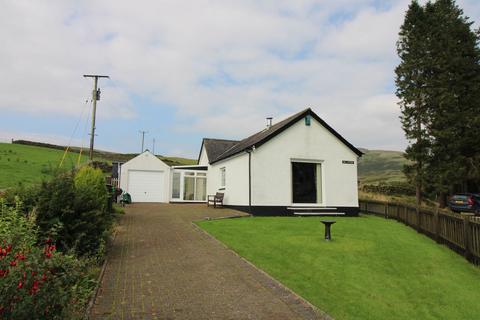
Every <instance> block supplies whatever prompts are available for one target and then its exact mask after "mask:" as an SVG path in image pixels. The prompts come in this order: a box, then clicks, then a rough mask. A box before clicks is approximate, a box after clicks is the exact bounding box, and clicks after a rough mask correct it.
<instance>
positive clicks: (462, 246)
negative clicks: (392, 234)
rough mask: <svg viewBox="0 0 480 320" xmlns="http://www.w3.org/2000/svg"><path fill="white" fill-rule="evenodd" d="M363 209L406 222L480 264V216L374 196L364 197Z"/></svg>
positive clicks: (361, 207) (361, 208) (361, 204)
mask: <svg viewBox="0 0 480 320" xmlns="http://www.w3.org/2000/svg"><path fill="white" fill-rule="evenodd" d="M360 211H361V212H364V213H371V214H375V215H379V216H382V217H385V218H386V219H395V220H397V221H400V222H403V223H404V224H406V225H408V226H410V227H412V228H414V229H416V230H417V231H418V232H421V233H423V234H425V235H427V236H428V237H430V238H432V239H434V240H435V241H436V242H438V243H442V244H445V245H447V246H448V247H450V248H451V249H452V250H454V251H456V252H457V253H459V254H462V255H463V256H464V257H465V258H466V259H467V260H468V261H470V262H472V263H474V264H476V265H480V218H479V217H470V216H463V215H459V214H454V213H450V212H447V211H445V210H440V209H427V208H420V209H419V210H417V209H416V207H413V206H408V205H404V204H399V203H389V202H382V201H374V200H360Z"/></svg>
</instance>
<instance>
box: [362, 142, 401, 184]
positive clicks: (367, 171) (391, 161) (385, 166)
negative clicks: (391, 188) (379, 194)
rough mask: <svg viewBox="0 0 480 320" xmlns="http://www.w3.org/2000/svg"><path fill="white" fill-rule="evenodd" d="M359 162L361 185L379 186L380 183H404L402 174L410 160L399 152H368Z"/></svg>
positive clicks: (366, 151)
mask: <svg viewBox="0 0 480 320" xmlns="http://www.w3.org/2000/svg"><path fill="white" fill-rule="evenodd" d="M362 151H363V152H365V154H364V155H363V156H362V157H361V158H360V160H359V161H358V178H359V180H360V183H361V184H378V183H379V182H384V183H389V182H403V181H406V180H405V175H404V174H403V172H402V168H403V165H404V164H407V163H408V160H407V159H405V158H404V156H403V153H402V152H399V151H386V150H367V149H362Z"/></svg>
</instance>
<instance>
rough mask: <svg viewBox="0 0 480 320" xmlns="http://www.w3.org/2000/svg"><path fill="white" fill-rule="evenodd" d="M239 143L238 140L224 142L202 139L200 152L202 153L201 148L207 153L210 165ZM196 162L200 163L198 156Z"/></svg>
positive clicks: (223, 140) (222, 140)
mask: <svg viewBox="0 0 480 320" xmlns="http://www.w3.org/2000/svg"><path fill="white" fill-rule="evenodd" d="M239 142H240V141H238V140H225V139H210V138H204V139H203V141H202V147H201V148H200V152H202V149H203V146H205V150H206V152H207V157H208V161H209V162H210V163H212V161H214V160H215V159H217V158H218V157H219V156H220V155H221V154H222V153H224V152H225V151H226V150H228V149H230V148H231V147H233V146H234V145H236V144H237V143H239ZM198 162H200V155H198Z"/></svg>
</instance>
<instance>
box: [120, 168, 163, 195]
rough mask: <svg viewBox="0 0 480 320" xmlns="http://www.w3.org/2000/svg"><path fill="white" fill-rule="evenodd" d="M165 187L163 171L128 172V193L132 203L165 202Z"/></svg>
mask: <svg viewBox="0 0 480 320" xmlns="http://www.w3.org/2000/svg"><path fill="white" fill-rule="evenodd" d="M164 186H165V175H164V172H163V171H137V170H129V171H128V193H130V195H131V196H132V202H164V201H165V189H164Z"/></svg>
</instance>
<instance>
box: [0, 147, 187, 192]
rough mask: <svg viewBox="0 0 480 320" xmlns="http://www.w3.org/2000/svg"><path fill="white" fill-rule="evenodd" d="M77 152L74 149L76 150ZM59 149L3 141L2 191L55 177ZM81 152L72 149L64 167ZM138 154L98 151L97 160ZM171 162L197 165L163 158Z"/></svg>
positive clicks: (0, 155)
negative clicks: (53, 175) (20, 184)
mask: <svg viewBox="0 0 480 320" xmlns="http://www.w3.org/2000/svg"><path fill="white" fill-rule="evenodd" d="M74 151H75V150H74ZM63 153H64V152H63V150H61V149H60V148H47V147H40V146H33V145H24V144H11V143H0V190H2V189H6V188H9V187H14V186H16V185H18V184H19V183H23V184H26V185H30V184H33V183H38V182H40V181H42V179H47V178H49V177H51V176H52V174H53V172H54V171H55V170H56V169H57V168H58V166H59V164H60V161H61V159H62V157H63ZM87 153H88V150H85V151H84V153H83V154H82V157H81V160H80V163H85V162H87V160H88V155H87ZM78 156H79V153H78V152H69V153H67V156H66V157H65V160H64V162H63V165H62V168H65V169H71V168H73V167H74V166H75V165H76V163H77V159H78ZM135 156H136V154H122V153H112V152H103V151H95V153H94V160H98V161H104V162H111V161H112V160H115V159H116V160H124V161H127V160H129V159H131V158H133V157H135ZM160 159H162V160H163V161H165V163H167V164H168V165H190V164H196V160H192V159H185V158H179V157H162V156H160Z"/></svg>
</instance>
